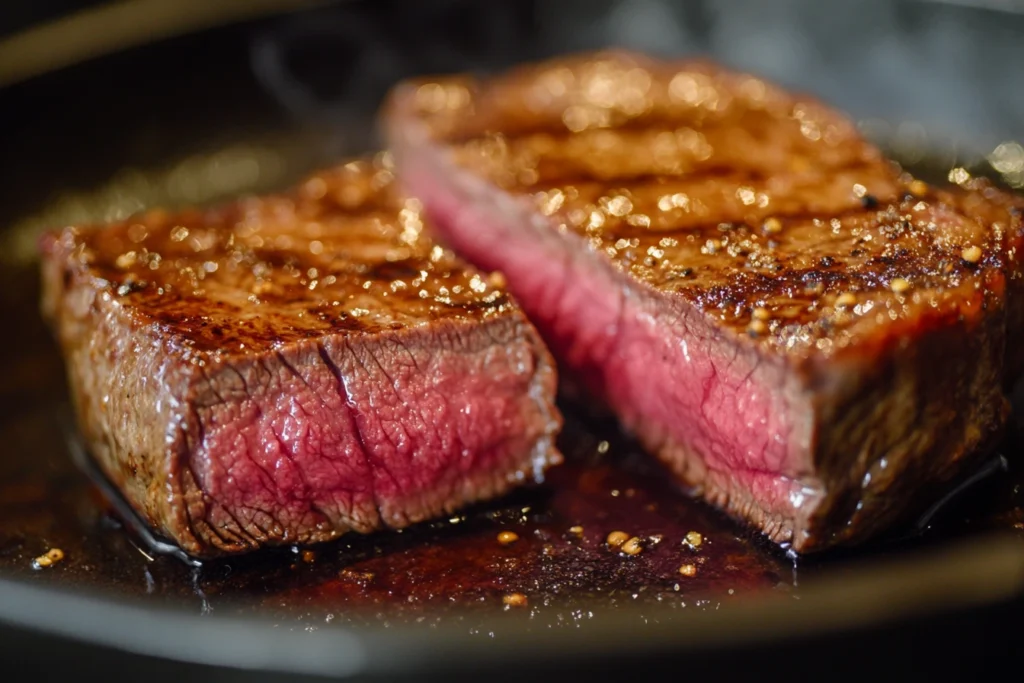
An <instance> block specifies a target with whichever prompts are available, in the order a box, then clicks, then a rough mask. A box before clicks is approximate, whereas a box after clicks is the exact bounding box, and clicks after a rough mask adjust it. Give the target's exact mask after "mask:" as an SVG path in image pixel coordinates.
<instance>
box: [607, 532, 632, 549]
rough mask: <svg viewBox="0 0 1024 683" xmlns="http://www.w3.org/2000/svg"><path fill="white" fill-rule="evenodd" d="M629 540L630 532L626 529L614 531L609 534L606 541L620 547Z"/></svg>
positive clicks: (612, 545) (614, 546)
mask: <svg viewBox="0 0 1024 683" xmlns="http://www.w3.org/2000/svg"><path fill="white" fill-rule="evenodd" d="M628 540H629V534H627V533H626V532H625V531H613V532H611V533H610V534H608V538H606V539H605V541H606V542H607V543H608V545H610V546H611V547H613V548H618V547H619V546H620V545H622V544H623V543H625V542H626V541H628Z"/></svg>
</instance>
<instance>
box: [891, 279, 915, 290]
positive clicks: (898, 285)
mask: <svg viewBox="0 0 1024 683" xmlns="http://www.w3.org/2000/svg"><path fill="white" fill-rule="evenodd" d="M889 289H891V290H892V291H893V292H895V293H896V294H903V293H904V292H906V291H907V290H909V289H910V281H909V280H904V279H903V278H901V277H894V278H893V279H892V280H890V281H889Z"/></svg>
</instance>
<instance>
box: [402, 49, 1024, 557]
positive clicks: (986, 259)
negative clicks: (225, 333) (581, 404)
mask: <svg viewBox="0 0 1024 683" xmlns="http://www.w3.org/2000/svg"><path fill="white" fill-rule="evenodd" d="M384 127H385V130H386V132H387V135H388V138H389V140H390V143H391V148H392V151H393V153H394V155H395V159H396V164H397V168H398V169H399V177H400V178H401V179H402V181H403V183H404V184H405V187H406V189H407V190H408V191H409V192H410V193H412V194H414V195H415V196H417V197H419V198H420V199H421V200H422V201H423V202H424V206H425V208H426V211H427V213H428V215H430V216H431V217H432V218H433V219H434V223H435V224H436V226H437V229H438V230H439V231H440V234H441V235H442V238H443V240H444V241H445V242H446V243H447V244H449V245H451V246H452V247H453V248H455V249H456V251H458V252H461V253H462V254H463V255H464V256H466V257H467V258H468V259H469V260H471V261H473V262H474V263H476V264H477V265H479V266H480V267H483V268H486V269H493V270H500V271H502V272H503V273H504V274H505V276H506V277H507V279H508V282H509V287H510V290H511V291H512V292H513V293H514V294H515V296H516V297H517V299H518V300H519V301H520V302H521V303H522V305H523V306H524V308H525V310H526V311H527V313H528V314H529V315H530V316H531V318H532V319H533V320H534V322H535V324H537V326H538V328H539V329H540V330H541V333H542V335H543V336H544V337H545V339H546V340H547V341H548V343H549V345H550V346H551V348H552V350H553V352H554V353H555V355H556V357H557V358H559V359H560V361H562V362H563V363H564V364H565V367H566V369H568V370H570V371H572V372H573V374H574V378H575V379H576V380H577V381H578V382H579V383H580V384H582V385H583V386H585V387H586V388H587V389H588V390H589V391H590V392H591V394H592V395H593V396H595V397H598V398H600V399H601V400H603V401H604V402H605V403H607V404H608V405H609V406H610V407H611V408H612V409H613V411H614V412H615V413H616V414H617V415H618V416H619V418H620V419H621V420H622V422H623V423H624V425H625V426H626V427H627V428H628V429H630V430H632V431H633V432H634V433H635V434H636V435H637V437H638V438H639V439H640V440H641V441H642V442H643V443H644V444H645V445H646V446H647V448H648V449H649V450H650V451H652V452H653V453H655V454H656V455H657V456H658V457H659V458H660V459H661V460H662V461H663V462H664V463H665V464H667V465H668V467H669V468H671V469H672V470H673V471H674V472H675V473H676V474H677V475H678V476H679V477H680V479H681V480H682V481H683V482H685V483H686V484H687V485H689V486H690V487H691V488H692V490H693V491H694V492H695V493H697V494H699V495H703V497H704V498H706V499H707V500H708V501H710V502H712V503H713V504H715V505H717V506H719V507H721V508H723V509H725V510H727V511H728V512H730V513H731V514H733V515H734V516H736V517H738V518H740V519H744V520H747V521H749V522H750V523H752V524H753V525H754V526H756V527H757V528H759V529H761V530H763V531H764V533H766V534H767V535H768V536H769V537H770V538H771V539H772V540H774V541H777V542H780V543H787V544H791V545H792V547H793V548H794V549H795V550H797V551H805V552H806V551H813V550H818V549H822V548H827V547H830V546H833V545H837V544H841V543H857V542H860V541H864V540H866V539H868V538H871V537H872V536H874V535H876V534H878V533H879V532H881V531H883V530H885V529H887V528H890V527H891V526H892V525H894V524H896V523H898V522H900V521H903V520H906V519H908V518H909V517H910V516H912V515H915V514H918V513H919V512H920V511H921V510H923V508H924V507H926V506H928V505H929V504H931V503H932V502H934V501H935V500H936V499H937V498H938V497H939V496H941V495H942V494H943V493H944V492H945V491H946V490H947V489H948V488H949V486H951V485H952V484H953V483H954V482H955V481H956V480H957V479H958V478H959V477H961V476H962V475H963V474H964V473H965V472H967V471H969V470H970V469H971V468H972V467H973V466H974V465H975V463H976V462H977V459H978V458H979V457H980V456H981V454H983V453H984V452H986V451H987V450H988V449H990V448H991V447H992V446H993V444H994V443H995V442H996V440H997V438H998V436H999V434H1000V431H1001V429H1002V426H1003V423H1004V420H1005V418H1006V415H1007V410H1008V407H1007V401H1006V399H1005V397H1004V393H1003V385H1004V383H1005V382H1008V381H1010V380H1011V379H1012V378H1014V377H1016V375H1017V374H1018V373H1019V371H1020V368H1021V360H1022V351H1024V347H1022V346H1021V331H1022V329H1024V317H1022V313H1024V311H1022V309H1021V305H1022V303H1021V302H1022V292H1021V287H1022V282H1024V281H1022V278H1021V273H1022V269H1021V267H1020V261H1019V256H1018V255H1019V253H1020V252H1019V247H1020V243H1021V239H1022V221H1021V209H1022V207H1024V202H1022V200H1021V199H1020V198H1018V197H1015V196H1013V195H1010V194H1007V193H1003V192H1001V191H999V190H997V189H995V188H994V187H992V186H991V185H990V184H988V183H986V182H985V181H982V180H978V179H971V178H970V177H969V176H968V175H967V174H966V173H963V172H958V173H956V174H954V176H953V177H954V179H956V180H957V181H958V182H959V183H960V186H959V187H957V186H953V187H950V188H946V187H942V188H940V187H933V186H928V185H926V184H925V183H923V182H921V181H919V180H917V179H915V178H913V177H911V176H910V175H909V174H908V173H905V172H903V171H902V170H901V169H900V168H899V167H897V166H896V165H895V164H893V163H891V162H890V161H889V160H887V159H886V158H885V156H884V155H883V154H882V152H881V151H880V150H879V149H877V148H876V147H874V146H873V145H871V144H869V143H868V142H867V141H865V140H864V139H863V138H862V137H861V136H860V134H859V133H858V131H857V129H856V127H855V126H854V124H853V123H852V122H850V121H849V120H847V119H846V118H845V117H844V116H843V115H841V114H840V113H838V112H836V111H834V110H832V109H831V108H829V107H828V106H826V105H824V104H822V103H820V102H818V101H816V100H814V99H813V98H809V97H805V96H802V95H797V94H792V93H789V92H787V91H784V90H783V89H781V88H779V87H777V86H775V85H773V84H771V83H767V82H765V81H764V80H762V79H760V78H757V77H755V76H752V75H749V74H743V73H736V72H733V71H730V70H727V69H724V68H721V67H719V66H716V65H714V64H711V63H708V62H705V61H684V62H665V61H658V60H654V59H651V58H648V57H645V56H643V55H639V54H634V53H628V52H621V51H612V52H602V53H594V54H584V55H577V56H572V57H568V58H562V59H557V60H553V61H548V62H543V63H538V64H533V65H527V66H524V67H521V68H518V69H515V70H512V71H510V72H508V73H505V74H502V75H499V76H496V77H492V78H489V79H483V80H480V79H474V78H470V77H467V76H445V77H438V78H424V79H420V80H417V81H411V82H407V83H404V84H401V85H400V86H398V87H397V88H396V89H395V90H394V92H393V93H392V96H391V97H390V99H389V102H388V104H387V105H386V108H385V111H384Z"/></svg>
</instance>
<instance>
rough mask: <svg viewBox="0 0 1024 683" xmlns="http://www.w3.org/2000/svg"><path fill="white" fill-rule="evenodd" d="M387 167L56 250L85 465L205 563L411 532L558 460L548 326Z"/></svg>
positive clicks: (49, 305) (54, 278) (48, 259)
mask: <svg viewBox="0 0 1024 683" xmlns="http://www.w3.org/2000/svg"><path fill="white" fill-rule="evenodd" d="M374 163H376V165H374V164H373V163H369V162H354V163H351V164H348V165H346V166H344V167H342V168H339V169H337V170H335V171H332V172H327V173H323V174H319V175H316V176H314V177H311V178H309V179H308V180H307V181H306V182H304V183H303V184H302V185H301V186H300V187H299V188H298V189H297V190H295V191H294V192H291V193H290V194H284V195H280V196H271V197H264V198H254V199H246V200H241V201H238V202H236V203H233V204H229V205H227V206H224V207H221V208H218V209H212V210H206V211H199V210H196V211H186V212H182V213H179V214H177V215H168V214H166V213H162V212H152V213H148V214H145V215H142V216H138V217H134V218H132V219H129V220H127V221H124V222H122V223H117V224H114V225H107V226H103V227H99V228H78V227H72V228H67V229H65V230H63V231H62V232H60V233H59V234H55V235H52V236H50V237H49V238H48V239H47V240H46V243H45V256H44V266H43V268H44V273H43V275H44V287H45V292H44V310H45V313H46V314H47V316H48V317H49V319H50V320H51V321H52V324H53V325H54V327H55V329H56V332H57V335H58V337H59V340H60V343H61V345H62V347H63V352H64V355H65V359H66V363H67V370H68V377H69V383H70V386H71V391H72V396H73V399H74V403H75V407H76V409H77V414H78V420H79V424H80V426H81V430H82V432H83V433H84V436H85V438H86V440H87V443H88V445H89V447H90V448H91V452H92V454H93V455H94V457H95V458H96V459H97V461H98V463H99V464H100V466H101V467H102V468H103V470H104V471H105V473H106V474H107V475H108V476H109V477H110V478H111V479H112V480H113V482H114V483H115V484H116V485H118V486H119V487H120V489H121V490H122V491H123V492H124V494H125V496H126V497H127V499H128V501H129V502H130V503H131V504H132V505H133V506H134V507H135V509H136V510H137V511H138V512H139V513H141V515H142V516H143V517H144V518H145V519H146V520H148V522H149V523H150V524H151V525H152V526H153V527H154V528H155V529H156V530H157V531H159V532H161V533H163V534H164V535H166V536H167V537H169V538H170V539H172V540H173V541H175V542H177V543H178V544H179V545H180V546H181V547H182V548H183V549H185V550H186V551H187V552H189V553H191V554H193V555H197V556H204V555H213V554H218V553H225V552H240V551H247V550H251V549H254V548H257V547H259V546H263V545H276V544H292V543H310V542H318V541H325V540H328V539H332V538H334V537H336V536H339V535H340V534H343V533H345V532H347V531H350V530H352V531H357V532H370V531H374V530H376V529H383V528H398V527H404V526H406V525H409V524H411V523H414V522H418V521H420V520H425V519H428V518H431V517H434V516H437V515H441V514H448V513H451V512H452V511H454V510H456V509H458V508H460V507H462V506H464V505H466V504H467V503H470V502H473V501H479V500H482V499H487V498H490V497H492V496H497V495H499V494H501V493H503V492H505V491H507V490H508V489H510V487H513V486H515V485H517V484H519V483H520V482H524V481H528V480H531V479H534V478H537V477H540V476H541V473H542V472H543V470H544V469H545V467H547V466H548V465H549V464H551V463H553V462H557V461H558V460H559V458H560V456H559V454H558V452H557V451H556V450H555V447H554V445H553V439H554V436H555V434H556V432H557V431H558V429H559V427H560V424H561V418H560V415H559V413H558V412H557V410H556V408H555V406H554V405H553V395H554V392H555V385H556V376H555V370H554V367H553V364H552V361H551V359H550V357H549V354H548V352H547V351H546V349H545V347H544V346H543V344H542V342H541V341H540V339H539V337H538V335H537V333H536V331H535V330H534V328H533V327H532V326H531V324H530V323H529V322H528V321H527V320H526V319H525V317H524V315H523V313H522V311H521V310H520V309H519V308H518V307H517V306H516V304H515V303H513V302H512V301H511V300H510V299H509V297H508V295H507V294H506V293H505V291H504V290H503V289H502V286H501V283H500V281H498V280H495V279H494V278H488V277H487V276H486V275H483V274H481V273H479V272H477V271H475V270H473V269H471V268H469V267H467V266H466V265H465V264H464V263H462V262H460V261H458V260H456V259H455V258H454V257H453V255H452V254H451V253H450V252H448V251H446V250H444V249H442V248H441V247H439V246H436V245H434V244H432V243H431V242H430V241H429V238H427V237H426V236H425V235H423V234H422V229H423V223H422V222H421V219H420V214H419V210H418V205H417V203H416V202H415V201H412V200H402V199H401V198H400V197H399V196H398V195H397V193H396V191H395V189H394V187H393V182H392V180H391V178H392V176H391V172H390V171H389V170H388V169H387V168H385V167H383V166H381V165H380V163H379V159H378V161H377V162H374Z"/></svg>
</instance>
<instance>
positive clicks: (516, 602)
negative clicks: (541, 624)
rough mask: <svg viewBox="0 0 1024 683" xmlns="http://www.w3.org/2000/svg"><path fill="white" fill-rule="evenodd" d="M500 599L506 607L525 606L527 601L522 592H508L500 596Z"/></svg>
mask: <svg viewBox="0 0 1024 683" xmlns="http://www.w3.org/2000/svg"><path fill="white" fill-rule="evenodd" d="M501 601H502V602H503V603H504V604H505V606H506V607H526V604H527V602H529V601H528V600H527V599H526V596H525V595H523V594H522V593H508V594H507V595H504V596H502V598H501Z"/></svg>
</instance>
